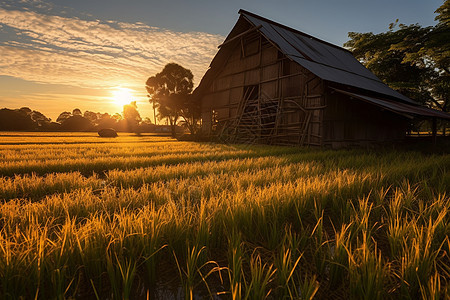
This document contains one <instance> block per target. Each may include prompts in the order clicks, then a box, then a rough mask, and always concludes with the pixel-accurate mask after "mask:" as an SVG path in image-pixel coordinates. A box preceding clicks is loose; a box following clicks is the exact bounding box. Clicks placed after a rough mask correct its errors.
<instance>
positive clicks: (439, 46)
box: [344, 0, 450, 111]
mask: <svg viewBox="0 0 450 300" xmlns="http://www.w3.org/2000/svg"><path fill="white" fill-rule="evenodd" d="M435 13H437V14H438V15H437V16H436V20H437V21H438V24H437V25H436V26H429V27H421V26H420V25H418V24H413V25H409V26H407V25H404V24H398V20H397V21H396V22H395V23H391V24H390V26H389V30H388V31H387V32H383V33H379V34H373V33H372V32H369V33H356V32H349V38H350V40H349V41H348V42H346V43H345V44H344V46H346V47H349V48H350V50H351V51H352V52H353V54H354V55H355V57H356V58H357V59H359V60H360V61H361V62H362V63H363V64H364V65H365V66H366V67H367V68H368V69H370V70H371V71H372V72H373V73H375V75H377V76H378V77H379V78H380V79H381V80H383V81H384V82H385V83H386V84H388V85H389V86H391V87H392V88H394V89H396V90H398V91H399V92H401V93H403V94H405V95H407V96H408V97H410V98H412V99H414V100H416V101H419V102H421V103H424V104H426V105H428V106H430V107H434V108H438V109H441V110H443V111H449V110H450V0H446V1H445V2H444V3H443V5H442V6H440V7H439V8H438V9H437V10H436V11H435Z"/></svg>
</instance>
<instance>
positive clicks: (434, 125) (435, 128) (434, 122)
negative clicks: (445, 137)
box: [431, 117, 437, 146]
mask: <svg viewBox="0 0 450 300" xmlns="http://www.w3.org/2000/svg"><path fill="white" fill-rule="evenodd" d="M431 128H432V129H431V130H432V137H433V145H434V146H436V141H437V121H436V117H433V123H432V126H431Z"/></svg>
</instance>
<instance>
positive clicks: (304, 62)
mask: <svg viewBox="0 0 450 300" xmlns="http://www.w3.org/2000/svg"><path fill="white" fill-rule="evenodd" d="M239 13H240V14H241V16H243V17H244V18H245V19H246V20H248V21H249V22H250V23H251V24H252V25H253V26H259V27H260V28H259V31H260V32H261V34H263V35H264V37H265V38H266V39H268V40H269V41H271V42H272V43H274V44H275V45H276V46H277V47H278V48H279V49H280V51H281V52H283V53H284V54H285V55H286V56H287V57H289V58H290V59H291V60H293V61H295V62H296V63H298V64H299V65H301V66H302V67H304V68H305V69H307V70H309V71H310V72H312V73H313V74H314V75H316V76H317V77H320V78H322V79H324V80H327V81H331V82H336V83H339V84H344V85H348V86H353V87H356V88H360V89H364V90H368V91H372V92H376V93H379V94H382V95H386V96H389V97H394V98H397V99H399V100H401V101H404V102H409V103H414V104H416V102H415V101H413V100H411V99H409V98H408V97H406V96H404V95H402V94H400V93H399V92H397V91H394V90H393V89H391V88H390V87H388V86H387V85H386V84H384V83H383V82H382V81H381V80H380V79H379V78H378V77H376V76H375V75H374V74H373V73H372V72H370V71H369V70H368V69H367V68H366V67H364V66H363V65H362V64H361V63H360V62H359V61H358V60H357V59H356V58H355V57H354V56H353V55H352V54H351V52H350V51H348V50H346V49H344V48H341V47H339V46H336V45H333V44H330V43H328V42H325V41H322V40H320V39H317V38H314V37H312V36H310V35H308V34H305V33H303V32H300V31H298V30H295V29H292V28H289V27H287V26H284V25H282V24H278V23H276V22H274V21H271V20H268V19H266V18H263V17H260V16H258V15H255V14H253V13H250V12H248V11H245V10H240V11H239Z"/></svg>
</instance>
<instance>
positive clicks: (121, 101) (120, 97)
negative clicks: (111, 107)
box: [112, 87, 133, 106]
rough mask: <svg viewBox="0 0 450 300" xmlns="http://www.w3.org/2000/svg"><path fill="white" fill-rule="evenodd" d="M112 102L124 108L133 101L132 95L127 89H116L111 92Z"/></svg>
mask: <svg viewBox="0 0 450 300" xmlns="http://www.w3.org/2000/svg"><path fill="white" fill-rule="evenodd" d="M112 100H113V101H114V103H115V104H116V105H118V106H124V105H126V104H130V103H131V101H133V93H132V91H131V90H130V89H128V88H123V87H118V88H116V89H115V90H114V91H112Z"/></svg>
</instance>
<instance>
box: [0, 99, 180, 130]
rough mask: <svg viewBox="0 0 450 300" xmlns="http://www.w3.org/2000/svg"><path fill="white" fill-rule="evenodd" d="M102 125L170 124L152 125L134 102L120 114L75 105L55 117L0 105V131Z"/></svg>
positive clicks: (140, 127) (133, 127)
mask: <svg viewBox="0 0 450 300" xmlns="http://www.w3.org/2000/svg"><path fill="white" fill-rule="evenodd" d="M103 128H113V129H114V130H116V131H120V132H170V126H166V125H155V124H152V122H151V121H150V120H149V119H148V118H145V119H142V118H141V116H140V114H139V112H138V111H137V107H136V103H135V102H132V103H131V104H128V105H125V106H124V109H123V114H119V113H116V114H113V115H111V114H108V113H100V112H93V111H85V112H84V113H83V112H82V111H81V110H80V109H78V108H76V109H74V110H73V111H71V112H69V111H64V112H62V113H61V114H60V115H59V116H58V118H57V119H56V121H52V120H51V119H50V118H48V117H46V116H45V115H44V114H42V113H41V112H39V111H36V110H31V109H30V108H28V107H22V108H20V109H8V108H3V109H0V131H98V130H100V129H103ZM179 130H180V129H179Z"/></svg>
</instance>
